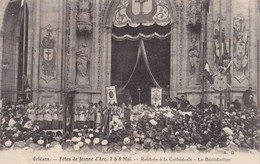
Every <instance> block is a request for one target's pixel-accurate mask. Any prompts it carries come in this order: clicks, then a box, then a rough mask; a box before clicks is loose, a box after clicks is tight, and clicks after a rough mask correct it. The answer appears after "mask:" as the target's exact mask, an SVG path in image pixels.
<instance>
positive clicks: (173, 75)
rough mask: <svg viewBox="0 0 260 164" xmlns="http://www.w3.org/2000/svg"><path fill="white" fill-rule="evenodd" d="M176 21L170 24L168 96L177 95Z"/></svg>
mask: <svg viewBox="0 0 260 164" xmlns="http://www.w3.org/2000/svg"><path fill="white" fill-rule="evenodd" d="M177 54H178V22H177V21H176V22H173V23H172V25H171V57H170V60H171V62H170V67H171V69H170V97H174V96H177V91H178V89H177V88H178V87H177V86H178V84H177V81H178V79H177V77H178V72H177V70H178V61H177V56H178V55H177Z"/></svg>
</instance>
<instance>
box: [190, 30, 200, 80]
mask: <svg viewBox="0 0 260 164" xmlns="http://www.w3.org/2000/svg"><path fill="white" fill-rule="evenodd" d="M188 57H189V62H190V73H191V74H192V75H197V74H199V62H200V52H199V47H198V39H197V36H196V35H195V34H192V35H191V45H190V47H189V53H188Z"/></svg>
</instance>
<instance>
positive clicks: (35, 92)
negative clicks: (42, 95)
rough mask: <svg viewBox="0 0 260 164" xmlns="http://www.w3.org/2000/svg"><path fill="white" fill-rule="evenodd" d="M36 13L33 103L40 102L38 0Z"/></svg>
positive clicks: (35, 5)
mask: <svg viewBox="0 0 260 164" xmlns="http://www.w3.org/2000/svg"><path fill="white" fill-rule="evenodd" d="M34 7H35V12H34V14H35V15H34V18H35V19H34V29H35V30H34V43H33V47H34V58H33V65H32V68H33V71H32V91H33V102H37V103H38V102H39V97H38V94H39V87H38V86H39V81H38V79H39V72H38V69H39V67H38V65H39V54H40V49H39V47H40V45H39V44H40V40H39V39H40V22H41V12H40V8H41V3H40V0H36V1H35V3H34Z"/></svg>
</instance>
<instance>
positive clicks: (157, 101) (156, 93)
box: [151, 88, 162, 107]
mask: <svg viewBox="0 0 260 164" xmlns="http://www.w3.org/2000/svg"><path fill="white" fill-rule="evenodd" d="M151 105H152V106H155V107H158V106H161V105H162V88H151Z"/></svg>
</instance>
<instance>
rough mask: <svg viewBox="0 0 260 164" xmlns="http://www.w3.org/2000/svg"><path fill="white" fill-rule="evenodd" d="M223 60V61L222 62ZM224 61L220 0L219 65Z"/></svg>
mask: <svg viewBox="0 0 260 164" xmlns="http://www.w3.org/2000/svg"><path fill="white" fill-rule="evenodd" d="M220 62H221V63H220ZM220 64H223V63H222V16H221V0H219V61H218V66H220Z"/></svg>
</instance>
